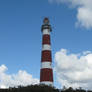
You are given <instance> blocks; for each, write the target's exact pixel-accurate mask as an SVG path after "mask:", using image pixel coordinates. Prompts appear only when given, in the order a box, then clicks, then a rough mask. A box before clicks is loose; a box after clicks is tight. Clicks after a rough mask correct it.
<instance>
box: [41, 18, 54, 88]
mask: <svg viewBox="0 0 92 92" xmlns="http://www.w3.org/2000/svg"><path fill="white" fill-rule="evenodd" d="M41 30H42V56H41V70H40V83H41V84H45V85H51V86H53V70H52V57H51V42H50V32H51V31H52V30H51V25H50V24H49V19H48V18H45V19H44V21H43V25H42V29H41Z"/></svg>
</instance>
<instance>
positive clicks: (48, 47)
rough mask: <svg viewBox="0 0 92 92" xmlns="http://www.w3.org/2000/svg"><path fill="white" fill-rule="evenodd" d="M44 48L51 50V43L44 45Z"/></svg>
mask: <svg viewBox="0 0 92 92" xmlns="http://www.w3.org/2000/svg"><path fill="white" fill-rule="evenodd" d="M42 50H51V46H50V45H49V44H44V45H42Z"/></svg>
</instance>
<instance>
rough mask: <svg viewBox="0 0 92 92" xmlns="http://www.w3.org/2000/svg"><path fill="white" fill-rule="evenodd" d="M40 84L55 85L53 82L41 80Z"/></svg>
mask: <svg viewBox="0 0 92 92" xmlns="http://www.w3.org/2000/svg"><path fill="white" fill-rule="evenodd" d="M40 84H45V85H48V86H49V85H51V86H53V82H50V81H42V82H40Z"/></svg>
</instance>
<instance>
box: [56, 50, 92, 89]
mask: <svg viewBox="0 0 92 92" xmlns="http://www.w3.org/2000/svg"><path fill="white" fill-rule="evenodd" d="M55 63H56V66H55V71H56V74H57V75H56V76H57V80H58V82H59V83H60V84H61V85H63V86H66V87H70V86H72V87H73V88H78V87H82V88H85V89H91V90H92V52H90V51H85V52H83V53H79V54H73V53H72V54H70V53H68V51H67V50H66V49H61V50H60V51H58V52H57V53H56V54H55Z"/></svg>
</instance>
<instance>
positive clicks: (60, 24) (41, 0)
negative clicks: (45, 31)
mask: <svg viewBox="0 0 92 92" xmlns="http://www.w3.org/2000/svg"><path fill="white" fill-rule="evenodd" d="M76 14H77V10H76V8H72V9H70V8H68V6H67V5H65V4H57V3H55V2H53V3H50V2H49V1H48V0H1V1H0V65H2V64H5V65H6V66H7V67H8V71H7V73H8V74H12V73H17V72H18V70H26V71H27V72H28V73H30V74H32V76H33V77H35V78H39V77H40V75H39V73H40V60H41V39H42V37H41V36H42V34H41V25H42V22H43V18H44V17H45V16H46V17H49V19H50V23H51V25H52V29H53V31H52V34H51V37H52V38H51V42H52V54H53V62H54V55H55V53H56V52H57V51H59V50H60V49H62V48H65V49H68V50H69V51H70V52H72V53H80V52H82V51H92V41H91V39H92V31H91V30H92V29H91V28H90V29H86V28H84V27H76V25H75V23H76V21H77V18H76ZM53 66H55V64H53ZM54 76H55V75H54ZM55 81H56V79H55ZM55 85H59V84H58V83H56V82H55Z"/></svg>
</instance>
